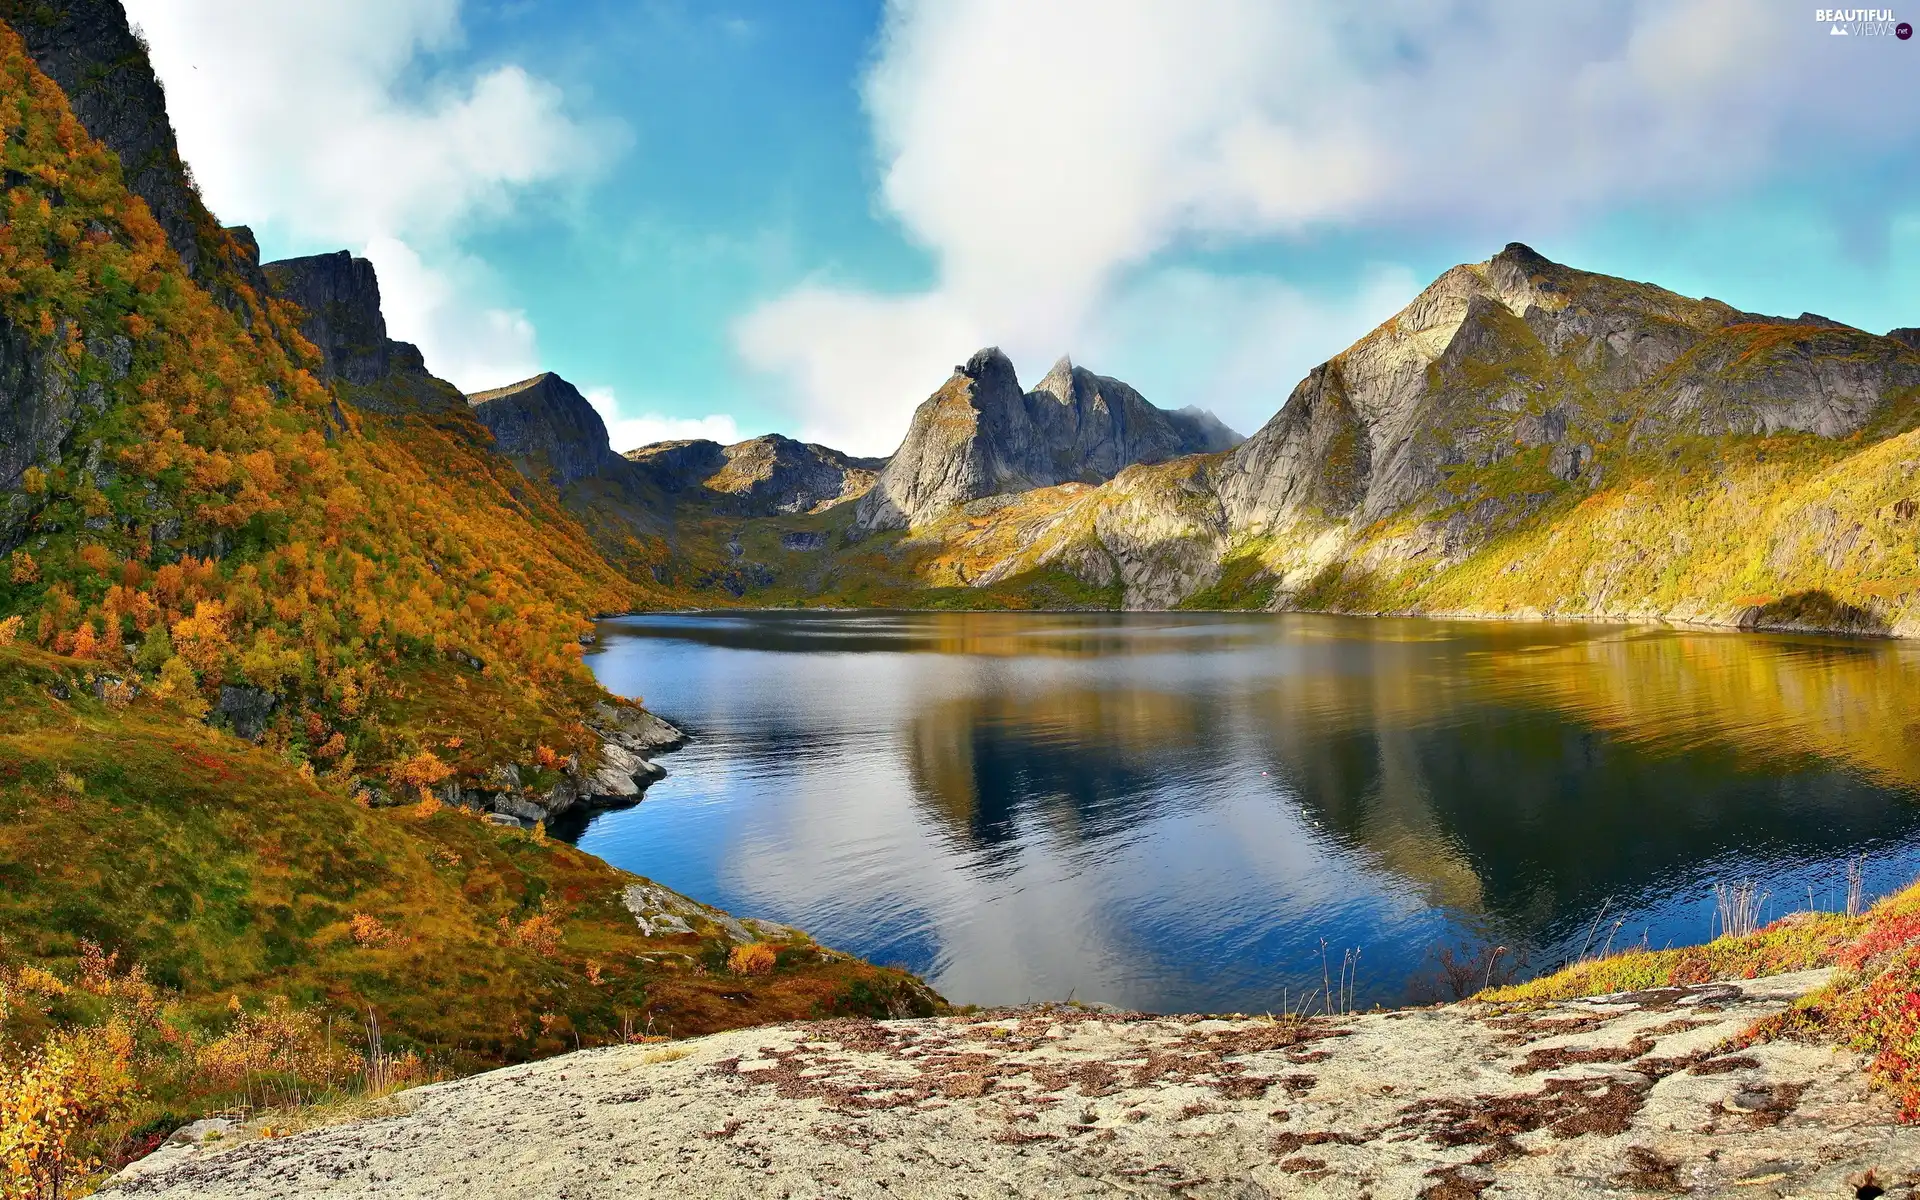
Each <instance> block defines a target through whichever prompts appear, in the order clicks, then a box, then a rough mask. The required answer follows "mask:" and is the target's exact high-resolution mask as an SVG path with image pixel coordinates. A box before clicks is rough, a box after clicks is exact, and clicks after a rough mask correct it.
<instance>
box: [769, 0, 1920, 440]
mask: <svg viewBox="0 0 1920 1200" xmlns="http://www.w3.org/2000/svg"><path fill="white" fill-rule="evenodd" d="M1825 32H1826V31H1825V29H1824V28H1815V27H1814V25H1813V23H1811V22H1809V21H1808V20H1807V14H1806V12H1805V11H1804V10H1800V9H1790V8H1788V7H1786V6H1765V7H1761V6H1754V5H1749V4H1742V3H1737V2H1735V0H1665V2H1662V3H1651V2H1647V3H1617V4H1612V5H1597V6H1557V7H1546V8H1542V7H1540V6H1538V5H1532V4H1526V3H1522V2H1519V0H1468V2H1464V3H1460V4H1453V5H1447V6H1433V5H1430V4H1422V3H1414V2H1412V0H1385V2H1382V3H1376V4H1370V5H1367V6H1364V7H1362V8H1357V9H1354V8H1343V7H1341V6H1337V5H1335V6H1328V5H1316V4H1308V3H1277V2H1274V0H1192V2H1191V3H1186V4H1182V5H1178V6H1170V5H1166V4H1161V3H1157V2H1155V0H1054V2H1051V3H1031V2H1026V0H937V2H936V0H894V3H893V4H891V6H890V7H889V10H888V16H887V20H886V24H885V27H884V30H883V32H882V35H881V39H880V42H879V47H878V54H877V57H876V59H875V62H874V65H873V67H872V68H871V70H870V73H869V75H868V77H867V80H866V85H865V96H866V101H867V106H868V110H869V113H870V116H871V120H872V127H873V135H874V141H875V149H876V153H877V156H878V160H879V167H880V190H881V202H882V203H883V205H884V208H885V210H886V212H887V214H888V215H889V216H891V217H892V218H894V219H896V220H897V221H898V222H899V223H900V225H901V226H902V228H903V229H904V230H905V231H906V232H907V233H908V234H909V235H910V236H911V237H912V238H913V239H914V240H915V241H917V242H918V243H920V244H921V245H923V246H924V247H925V248H926V249H927V250H928V251H929V253H930V255H931V257H932V260H933V263H934V265H935V268H936V272H937V277H936V281H935V283H934V285H933V286H932V287H930V288H929V289H928V290H926V291H925V292H922V293H918V294H909V295H883V294H874V293H867V292H864V291H861V290H859V289H858V288H851V287H844V286H842V287H838V288H832V289H829V288H825V287H822V286H820V285H810V286H808V287H806V288H803V289H802V290H800V291H798V292H796V293H793V294H790V295H788V296H784V297H780V298H776V299H774V300H773V301H771V302H770V303H769V304H767V305H766V306H765V307H764V308H763V309H761V310H760V311H758V312H756V313H754V314H751V315H750V316H749V317H747V318H746V319H745V320H744V321H742V322H741V323H740V324H739V326H738V327H737V334H736V338H737V343H738V346H739V349H740V351H741V353H742V356H743V358H744V359H745V360H746V361H747V362H748V363H749V365H752V366H755V367H758V368H760V369H762V370H772V371H774V372H776V373H779V374H780V375H782V376H783V377H784V379H785V381H786V383H787V385H788V387H789V389H790V394H791V397H792V400H793V402H794V404H795V406H796V407H797V409H798V410H799V412H800V413H801V415H802V419H803V420H805V421H808V422H811V423H813V424H814V425H815V426H817V427H819V428H821V429H822V430H823V431H824V430H831V431H833V432H835V433H837V434H838V436H840V437H841V438H842V439H843V440H846V441H849V442H853V441H856V440H860V441H864V442H866V443H867V444H869V445H878V444H880V443H883V442H888V441H890V440H892V439H895V438H897V437H898V435H899V433H900V431H901V430H902V429H904V427H905V423H906V418H907V414H908V412H909V411H910V410H911V407H912V404H913V402H914V398H915V397H916V396H918V395H919V394H921V393H922V392H923V391H924V387H925V381H926V380H927V379H929V378H933V379H937V378H938V377H939V375H940V374H941V373H942V372H943V371H944V370H945V368H946V366H947V365H948V361H949V360H950V359H952V358H953V357H954V356H955V355H956V354H958V353H960V352H961V351H960V349H959V347H960V346H962V345H971V344H976V343H980V342H985V341H997V342H999V343H1000V344H1002V345H1004V346H1005V347H1006V348H1007V349H1008V350H1009V352H1010V353H1011V354H1012V355H1013V357H1014V358H1015V360H1016V361H1017V362H1031V363H1036V364H1037V363H1039V362H1044V361H1047V360H1050V359H1051V357H1052V356H1053V355H1055V354H1058V353H1060V352H1062V351H1080V350H1083V349H1084V347H1085V346H1086V345H1087V344H1089V343H1097V342H1099V341H1100V340H1102V338H1103V337H1107V336H1110V335H1108V334H1107V332H1106V322H1107V318H1108V314H1109V313H1110V312H1111V311H1112V310H1113V309H1114V308H1116V307H1119V308H1124V307H1126V304H1127V298H1128V297H1129V296H1130V295H1138V294H1142V292H1143V291H1144V293H1145V294H1152V293H1154V292H1157V291H1164V290H1166V288H1167V286H1168V285H1167V284H1166V283H1165V282H1164V281H1161V280H1157V279H1155V278H1154V276H1155V274H1156V272H1158V271H1160V270H1161V269H1162V268H1163V267H1164V266H1165V265H1166V264H1165V261H1164V260H1165V259H1166V257H1167V256H1168V255H1169V254H1170V253H1173V254H1177V253H1179V252H1181V251H1186V250H1192V249H1195V248H1200V249H1208V248H1215V247H1220V246H1231V245H1235V244H1239V243H1243V242H1247V241H1272V240H1280V241H1283V242H1284V241H1285V240H1287V239H1294V238H1299V237H1302V236H1305V235H1308V234H1313V233H1319V232H1324V231H1328V230H1337V229H1355V228H1361V229H1382V228H1387V229H1391V228H1398V227H1407V226H1413V225H1418V226H1419V227H1420V228H1422V229H1432V228H1453V229H1458V230H1463V231H1467V232H1469V233H1471V234H1472V235H1473V236H1475V237H1478V238H1482V239H1485V240H1488V241H1491V242H1492V243H1494V244H1498V243H1499V242H1500V241H1504V240H1505V239H1506V237H1507V236H1509V235H1512V236H1520V235H1523V234H1524V235H1529V236H1537V234H1538V233H1539V231H1541V230H1542V229H1550V228H1553V227H1556V226H1557V225H1560V224H1563V223H1566V222H1570V221H1574V220H1577V219H1580V218H1584V217H1591V216H1595V215H1601V214H1605V213H1607V212H1609V211H1614V210H1617V209H1618V208H1620V207H1622V206H1631V205H1645V204H1654V203H1670V202H1676V201H1697V200H1699V199H1700V198H1702V197H1711V196H1714V195H1716V194H1719V193H1720V192H1721V191H1722V190H1723V189H1727V188H1732V187H1735V186H1738V185H1746V184H1751V183H1752V182H1754V181H1756V180H1760V179H1764V178H1765V177H1767V176H1768V175H1769V173H1770V172H1771V171H1772V170H1773V169H1774V168H1775V167H1776V166H1778V165H1779V164H1780V163H1781V161H1782V160H1783V158H1784V157H1785V156H1786V155H1788V154H1789V153H1790V154H1791V155H1792V157H1793V162H1794V164H1795V166H1796V169H1797V170H1801V171H1805V170H1809V169H1818V166H1819V164H1820V163H1821V162H1822V161H1825V160H1826V159H1828V158H1831V157H1832V156H1842V155H1854V156H1859V155H1871V154H1897V153H1900V152H1901V151H1902V149H1903V148H1904V147H1906V146H1908V145H1910V144H1911V138H1912V136H1913V135H1912V133H1911V132H1909V131H1908V130H1907V129H1905V128H1900V129H1893V128H1889V127H1888V126H1887V124H1886V123H1885V122H1882V121H1879V120H1852V121H1835V120H1834V116H1833V114H1835V113H1849V112H1854V113H1857V112H1886V111H1893V110H1896V109H1897V110H1903V111H1911V109H1912V107H1913V102H1914V101H1915V99H1916V98H1920V83H1917V82H1916V80H1920V76H1915V75H1914V73H1913V72H1912V71H1911V70H1910V69H1908V68H1909V67H1910V60H1909V59H1908V58H1907V57H1906V55H1905V54H1903V53H1901V51H1903V50H1908V49H1910V47H1906V46H1903V45H1901V44H1899V43H1897V42H1894V41H1893V40H1891V39H1885V40H1884V44H1879V45H1875V44H1868V43H1865V42H1862V43H1861V44H1858V45H1850V46H1835V45H1833V44H1831V43H1830V41H1829V39H1827V38H1826V37H1824V36H1815V35H1824V34H1825ZM1832 41H1838V39H1832ZM1354 306H1355V308H1356V311H1357V309H1358V308H1360V307H1363V306H1362V305H1360V304H1359V303H1357V302H1356V303H1355V305H1354ZM1364 307H1369V308H1371V307H1374V306H1370V305H1368V306H1364ZM1383 315H1384V314H1383ZM948 330H951V331H956V336H955V338H954V339H953V341H954V344H951V345H950V344H948V342H947V341H946V340H942V338H940V337H938V336H935V335H937V334H940V333H941V332H942V331H948ZM958 331H965V333H966V337H964V338H958V337H957V332H958ZM1355 332H1358V330H1355V329H1350V328H1342V329H1339V330H1329V331H1327V339H1326V341H1325V344H1321V345H1315V346H1313V347H1311V348H1305V347H1303V348H1302V350H1301V352H1300V354H1299V356H1298V361H1297V362H1293V363H1292V364H1291V366H1292V368H1293V371H1294V373H1295V374H1296V375H1297V374H1298V373H1299V372H1300V371H1303V370H1304V369H1305V367H1306V366H1308V365H1310V363H1311V362H1313V361H1315V360H1317V359H1318V358H1320V357H1324V356H1325V355H1326V354H1327V353H1330V352H1331V351H1332V350H1334V349H1337V348H1338V346H1339V345H1340V344H1341V343H1342V341H1344V340H1345V339H1346V338H1348V337H1350V336H1351V335H1352V334H1353V333H1355ZM1236 353H1241V351H1236ZM896 376H898V377H907V376H912V377H913V378H915V379H916V380H918V381H920V386H918V387H905V388H903V389H902V390H899V391H897V392H896V391H892V390H889V391H887V392H886V393H884V394H882V393H881V391H880V388H879V386H878V384H879V381H880V380H881V379H882V378H886V379H891V378H893V377H896ZM849 381H862V382H860V383H858V384H857V386H850V384H849ZM1290 383H1291V380H1290V379H1289V380H1286V381H1283V382H1279V383H1277V384H1276V389H1277V390H1276V394H1275V395H1274V396H1273V397H1272V400H1273V402H1274V403H1276V404H1277V403H1278V401H1279V400H1280V399H1281V398H1283V397H1284V395H1285V389H1286V388H1287V387H1288V386H1290ZM1156 399H1158V400H1160V401H1161V402H1167V403H1175V404H1178V403H1184V402H1186V401H1187V400H1188V399H1189V397H1185V396H1159V397H1156Z"/></svg>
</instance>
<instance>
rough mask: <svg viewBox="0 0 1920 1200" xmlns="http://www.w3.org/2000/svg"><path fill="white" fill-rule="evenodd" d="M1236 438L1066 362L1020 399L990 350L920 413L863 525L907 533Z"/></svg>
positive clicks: (858, 520) (1007, 366) (862, 514)
mask: <svg viewBox="0 0 1920 1200" xmlns="http://www.w3.org/2000/svg"><path fill="white" fill-rule="evenodd" d="M1237 440H1238V438H1237V436H1236V435H1234V434H1233V432H1232V431H1231V430H1228V429H1227V428H1226V427H1225V426H1224V425H1222V424H1220V422H1219V421H1217V420H1215V419H1213V418H1212V417H1211V416H1210V415H1209V414H1205V413H1198V412H1193V411H1182V412H1179V413H1168V412H1164V411H1162V410H1160V409H1158V408H1155V407H1154V406H1153V405H1151V404H1149V403H1147V401H1146V400H1145V399H1144V398H1143V397H1142V396H1141V395H1140V393H1139V392H1136V391H1135V390H1133V389H1132V388H1130V387H1128V386H1127V385H1126V384H1124V383H1121V382H1120V381H1119V380H1117V379H1110V378H1108V377H1106V376H1104V375H1095V374H1093V373H1092V372H1091V371H1088V370H1086V369H1085V368H1082V367H1076V366H1074V365H1073V364H1072V363H1071V362H1069V361H1068V360H1066V359H1064V358H1063V359H1061V360H1060V361H1059V362H1058V363H1056V364H1055V365H1054V367H1053V370H1051V371H1050V372H1048V373H1047V376H1046V378H1044V379H1043V380H1041V382H1040V386H1039V387H1038V388H1036V389H1035V390H1033V391H1031V392H1022V391H1021V389H1020V381H1019V379H1018V377H1017V376H1016V375H1015V373H1014V368H1013V363H1012V362H1011V361H1009V360H1008V358H1007V356H1006V355H1004V354H1002V353H1001V352H1000V351H999V350H998V349H994V348H989V349H986V350H981V351H979V352H978V353H976V354H975V355H974V356H973V357H972V358H970V359H968V360H967V361H966V362H965V363H964V364H962V365H960V366H958V367H955V368H954V373H953V376H952V378H950V379H948V380H947V382H946V383H945V384H943V385H942V386H941V387H940V389H939V390H938V391H936V392H935V393H934V394H933V395H932V396H931V397H929V398H928V399H927V400H926V402H925V403H923V404H921V405H920V407H919V408H918V409H917V410H915V412H914V414H913V423H912V425H911V426H910V427H909V429H908V431H907V437H906V440H905V441H903V442H902V443H901V444H900V449H899V450H898V451H896V452H895V454H894V456H893V458H892V459H891V460H890V461H889V462H888V463H887V466H886V468H885V469H884V470H882V471H881V472H880V475H879V478H878V479H877V480H875V482H874V485H873V489H872V490H871V491H870V492H868V493H867V494H866V495H865V496H864V497H862V498H861V500H860V505H859V508H858V510H857V512H856V515H855V527H856V529H859V530H869V531H870V530H881V529H905V528H907V527H909V526H911V525H916V524H920V523H923V522H925V521H926V520H928V519H930V518H932V517H935V516H937V515H939V514H940V513H942V512H945V511H948V510H950V509H952V508H954V507H956V506H958V505H961V504H965V503H967V502H968V501H970V500H977V499H980V498H981V497H984V496H993V495H1000V494H1004V493H1009V492H1021V491H1027V490H1030V489H1033V488H1041V487H1051V486H1053V485H1055V484H1060V483H1068V482H1078V483H1098V482H1101V481H1104V480H1107V479H1110V478H1112V477H1113V476H1114V474H1116V473H1117V472H1119V471H1120V470H1121V469H1122V468H1124V467H1127V466H1129V465H1131V464H1134V463H1154V462H1161V461H1164V460H1166V459H1170V458H1175V457H1178V456H1180V455H1184V454H1203V453H1210V452H1213V451H1217V450H1223V449H1226V448H1227V447H1229V446H1231V445H1232V444H1234V443H1235V442H1236V441H1237Z"/></svg>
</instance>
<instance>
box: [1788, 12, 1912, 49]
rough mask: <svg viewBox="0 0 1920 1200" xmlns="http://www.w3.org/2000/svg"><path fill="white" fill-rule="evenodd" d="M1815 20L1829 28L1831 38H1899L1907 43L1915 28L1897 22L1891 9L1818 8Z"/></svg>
mask: <svg viewBox="0 0 1920 1200" xmlns="http://www.w3.org/2000/svg"><path fill="white" fill-rule="evenodd" d="M1813 19H1814V20H1815V21H1818V22H1819V23H1820V24H1822V25H1825V26H1827V27H1828V31H1827V32H1828V35H1829V36H1831V37H1897V38H1899V39H1900V40H1901V41H1903V42H1904V41H1906V40H1907V39H1908V38H1910V37H1912V36H1913V26H1911V25H1909V24H1907V23H1906V22H1904V21H1901V22H1895V21H1894V19H1893V10H1892V9H1890V8H1816V9H1814V10H1813Z"/></svg>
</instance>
